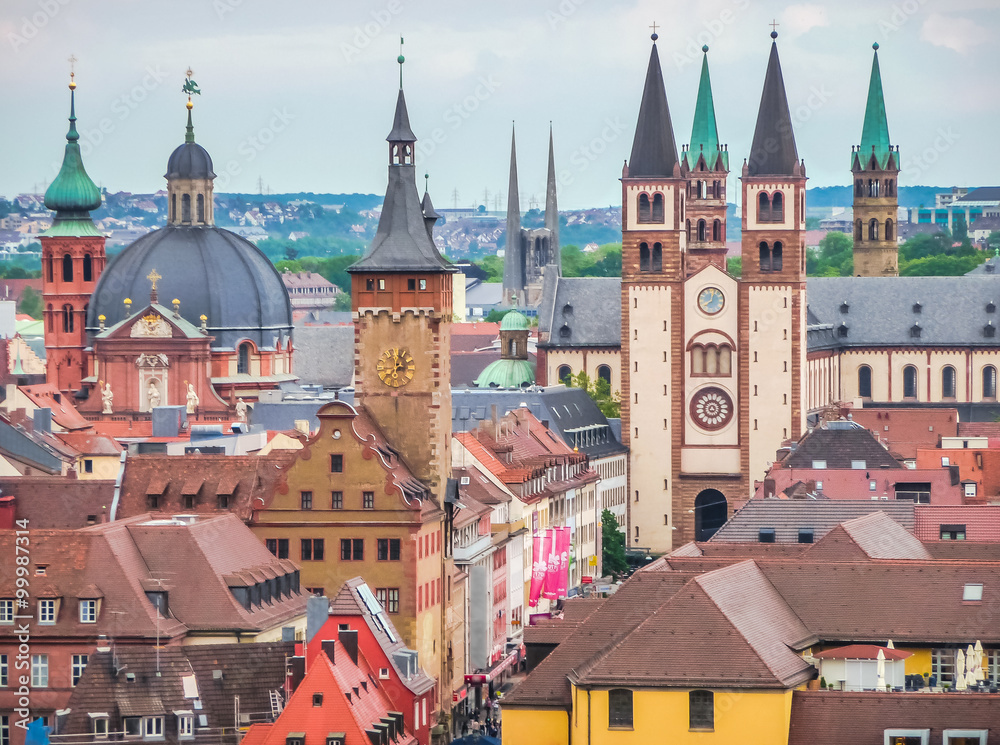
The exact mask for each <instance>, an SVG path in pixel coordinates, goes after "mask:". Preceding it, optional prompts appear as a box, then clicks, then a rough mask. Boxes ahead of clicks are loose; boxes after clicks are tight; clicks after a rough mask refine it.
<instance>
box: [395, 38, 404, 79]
mask: <svg viewBox="0 0 1000 745" xmlns="http://www.w3.org/2000/svg"><path fill="white" fill-rule="evenodd" d="M396 62H398V63H399V90H403V63H404V62H406V57H404V56H403V37H402V36H400V37H399V56H398V57H396Z"/></svg>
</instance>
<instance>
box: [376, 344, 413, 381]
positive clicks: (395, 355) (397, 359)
mask: <svg viewBox="0 0 1000 745" xmlns="http://www.w3.org/2000/svg"><path fill="white" fill-rule="evenodd" d="M375 369H376V370H378V377H379V380H381V381H382V382H383V383H385V384H386V385H387V386H389V387H390V388H399V387H400V386H401V385H406V384H407V383H409V382H410V381H411V380H413V372H414V370H416V369H417V366H416V364H415V363H414V361H413V356H412V355H411V354H410V353H409V352H408V351H407V350H405V349H403V348H402V347H393V348H391V349H387V350H385V351H384V352H382V356H381V357H379V358H378V364H376V365H375Z"/></svg>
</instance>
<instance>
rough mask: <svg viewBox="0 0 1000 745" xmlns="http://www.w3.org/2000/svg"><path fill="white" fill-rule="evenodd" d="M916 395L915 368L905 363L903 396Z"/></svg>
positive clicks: (912, 396)
mask: <svg viewBox="0 0 1000 745" xmlns="http://www.w3.org/2000/svg"><path fill="white" fill-rule="evenodd" d="M916 397H917V368H915V367H914V366H913V365H907V366H906V367H904V368H903V398H916Z"/></svg>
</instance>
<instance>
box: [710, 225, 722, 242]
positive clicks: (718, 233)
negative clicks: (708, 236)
mask: <svg viewBox="0 0 1000 745" xmlns="http://www.w3.org/2000/svg"><path fill="white" fill-rule="evenodd" d="M712 240H713V241H721V240H722V221H721V220H716V221H715V222H713V223H712Z"/></svg>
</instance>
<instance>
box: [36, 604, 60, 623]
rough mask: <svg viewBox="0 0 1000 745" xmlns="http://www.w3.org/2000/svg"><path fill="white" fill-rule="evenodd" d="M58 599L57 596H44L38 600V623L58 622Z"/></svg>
mask: <svg viewBox="0 0 1000 745" xmlns="http://www.w3.org/2000/svg"><path fill="white" fill-rule="evenodd" d="M57 610H58V607H57V601H56V599H55V598H42V599H41V600H39V601H38V623H43V624H54V623H55V622H56V614H57Z"/></svg>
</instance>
